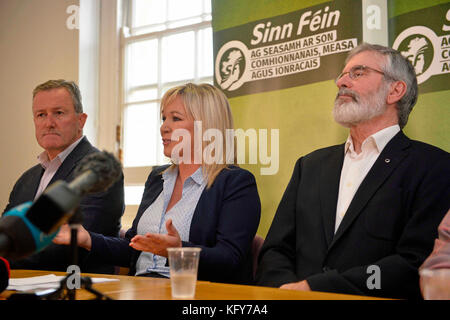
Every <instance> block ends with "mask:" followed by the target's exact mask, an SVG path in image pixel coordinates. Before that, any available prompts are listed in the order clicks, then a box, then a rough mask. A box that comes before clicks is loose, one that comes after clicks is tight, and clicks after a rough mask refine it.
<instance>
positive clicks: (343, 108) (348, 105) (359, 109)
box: [333, 88, 387, 128]
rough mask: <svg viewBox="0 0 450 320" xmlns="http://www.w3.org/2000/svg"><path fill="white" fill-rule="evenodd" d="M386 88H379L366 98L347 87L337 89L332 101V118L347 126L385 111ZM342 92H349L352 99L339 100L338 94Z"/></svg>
mask: <svg viewBox="0 0 450 320" xmlns="http://www.w3.org/2000/svg"><path fill="white" fill-rule="evenodd" d="M386 89H387V88H381V89H380V90H378V91H377V92H375V93H373V94H371V95H369V96H368V97H366V98H361V97H360V96H359V95H358V94H356V93H354V92H353V91H351V90H348V89H341V90H339V93H338V96H337V97H336V100H335V101H334V108H333V117H334V120H335V121H336V122H337V123H339V124H340V125H342V126H344V127H347V128H349V127H351V126H354V125H357V124H360V123H362V122H365V121H368V120H370V119H372V118H374V117H377V116H379V115H381V114H383V113H384V112H385V111H386V103H385V101H386V94H387V90H386ZM344 93H346V94H349V93H350V94H351V95H352V97H353V101H350V102H340V101H339V94H344Z"/></svg>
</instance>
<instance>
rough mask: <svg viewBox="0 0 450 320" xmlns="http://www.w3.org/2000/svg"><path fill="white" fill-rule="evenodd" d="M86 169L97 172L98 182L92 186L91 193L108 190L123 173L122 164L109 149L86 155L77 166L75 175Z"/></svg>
mask: <svg viewBox="0 0 450 320" xmlns="http://www.w3.org/2000/svg"><path fill="white" fill-rule="evenodd" d="M86 171H91V172H93V173H95V174H96V182H95V183H94V184H92V186H90V188H89V190H86V191H87V192H89V193H96V192H102V191H106V190H107V189H108V188H109V187H111V186H112V185H113V184H114V183H115V182H116V181H117V180H118V179H119V178H120V176H121V174H122V164H121V163H120V162H119V160H117V159H116V157H114V155H113V154H112V153H110V152H107V151H102V152H95V153H91V154H89V155H87V156H86V157H84V158H83V159H82V160H81V161H80V163H79V164H78V165H77V167H76V168H75V176H80V175H82V174H83V173H84V172H86Z"/></svg>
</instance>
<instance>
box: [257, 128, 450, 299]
mask: <svg viewBox="0 0 450 320" xmlns="http://www.w3.org/2000/svg"><path fill="white" fill-rule="evenodd" d="M343 161H344V145H339V146H333V147H329V148H324V149H320V150H317V151H315V152H312V153H310V154H309V155H307V156H305V157H302V158H300V159H299V160H298V161H297V163H296V165H295V169H294V173H293V175H292V178H291V180H290V182H289V185H288V186H287V189H286V191H285V193H284V195H283V198H282V200H281V202H280V204H279V207H278V209H277V212H276V214H275V217H274V220H273V222H272V225H271V227H270V230H269V232H268V234H267V237H266V239H265V242H264V245H263V248H262V250H261V253H260V256H259V261H260V263H259V268H258V270H257V276H256V277H257V283H258V284H260V285H266V286H274V287H278V286H280V285H282V284H285V283H289V282H297V281H300V280H305V279H306V280H307V282H308V284H309V286H310V287H311V289H312V290H315V291H328V292H339V293H348V294H362V295H370V296H384V297H394V298H419V297H420V291H419V275H418V268H419V267H420V265H421V264H422V262H423V261H424V260H425V258H426V257H427V256H428V255H429V254H430V252H431V250H432V248H433V242H434V239H435V238H436V236H437V227H438V225H439V222H440V221H441V220H442V218H443V217H444V214H445V213H446V212H447V210H448V208H449V206H450V179H449V177H450V156H449V154H448V153H447V152H445V151H443V150H440V149H438V148H436V147H433V146H430V145H428V144H425V143H421V142H418V141H412V140H410V139H408V138H407V137H406V136H405V135H404V134H403V132H399V133H398V134H397V135H396V136H394V137H393V138H392V140H391V141H390V142H389V143H388V144H387V145H386V147H385V148H384V149H383V151H382V152H381V154H380V156H379V157H378V159H377V160H376V162H375V163H374V165H373V166H372V168H371V170H370V171H369V172H368V174H367V176H366V177H365V179H364V180H363V181H362V183H361V185H360V187H359V189H358V190H357V192H356V194H355V196H354V198H353V200H352V202H351V203H350V206H349V208H348V210H347V212H346V214H345V216H344V218H343V220H342V222H341V224H340V226H339V228H338V230H337V232H336V234H335V233H334V229H335V219H336V206H337V199H338V192H339V182H340V174H341V169H342V165H343ZM371 265H376V266H378V267H379V271H380V273H379V275H380V278H379V280H380V288H379V289H378V288H376V287H375V288H374V287H373V286H372V285H374V284H376V282H375V278H371V279H369V277H371V276H372V275H375V272H376V271H374V270H375V269H376V267H375V268H373V267H371V268H369V267H370V266H371ZM368 283H370V284H371V285H368Z"/></svg>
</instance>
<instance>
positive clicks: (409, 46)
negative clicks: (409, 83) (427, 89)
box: [393, 26, 439, 83]
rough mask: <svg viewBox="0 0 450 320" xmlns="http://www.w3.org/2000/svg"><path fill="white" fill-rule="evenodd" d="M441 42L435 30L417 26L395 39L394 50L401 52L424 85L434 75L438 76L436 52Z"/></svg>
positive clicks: (419, 81) (418, 80)
mask: <svg viewBox="0 0 450 320" xmlns="http://www.w3.org/2000/svg"><path fill="white" fill-rule="evenodd" d="M438 46H439V40H438V37H437V36H436V34H435V33H434V32H433V30H431V29H429V28H427V27H423V26H415V27H411V28H408V29H405V30H403V31H402V32H401V33H400V34H399V35H398V37H397V39H395V41H394V45H393V48H394V49H396V50H398V51H400V52H401V54H402V55H403V56H404V57H406V58H407V59H408V60H409V61H411V64H412V65H413V66H414V70H415V71H416V75H417V82H418V83H423V82H425V81H426V80H427V79H428V78H429V77H431V76H432V75H433V74H436V72H435V71H436V70H435V69H436V67H437V66H436V64H437V63H438V60H439V57H436V54H437V53H438V52H436V50H435V49H434V48H435V47H436V48H437V47H438Z"/></svg>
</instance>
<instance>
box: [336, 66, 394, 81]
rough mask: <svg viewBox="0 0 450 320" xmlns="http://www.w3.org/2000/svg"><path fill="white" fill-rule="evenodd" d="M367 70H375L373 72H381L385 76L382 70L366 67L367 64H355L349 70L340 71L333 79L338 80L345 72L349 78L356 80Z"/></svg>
mask: <svg viewBox="0 0 450 320" xmlns="http://www.w3.org/2000/svg"><path fill="white" fill-rule="evenodd" d="M367 70H371V71H375V72H378V73H380V74H382V75H383V76H386V74H385V73H384V72H382V71H380V70H377V69H374V68H371V67H368V66H364V65H357V66H354V67H352V68H351V69H350V71H346V72H342V73H341V74H340V75H339V76H338V77H337V78H336V80H334V82H338V81H339V79H341V78H342V77H343V76H345V75H346V74H348V76H349V77H350V79H352V80H357V79H358V78H360V77H362V76H363V75H365V74H367Z"/></svg>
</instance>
